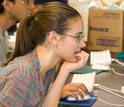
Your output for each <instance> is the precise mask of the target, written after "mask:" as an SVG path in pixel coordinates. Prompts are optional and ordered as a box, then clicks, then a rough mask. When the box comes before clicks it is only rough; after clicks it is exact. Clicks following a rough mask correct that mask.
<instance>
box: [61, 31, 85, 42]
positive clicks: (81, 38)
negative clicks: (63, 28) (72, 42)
mask: <svg viewBox="0 0 124 107" xmlns="http://www.w3.org/2000/svg"><path fill="white" fill-rule="evenodd" d="M63 35H66V36H69V37H72V38H74V39H77V40H79V42H80V41H82V40H83V38H84V36H85V33H82V34H81V35H82V36H72V35H69V34H65V33H64V34H63Z"/></svg>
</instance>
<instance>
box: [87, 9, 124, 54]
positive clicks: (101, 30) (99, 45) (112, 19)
mask: <svg viewBox="0 0 124 107" xmlns="http://www.w3.org/2000/svg"><path fill="white" fill-rule="evenodd" d="M123 20H124V18H123V11H122V10H106V9H96V8H90V9H89V26H88V41H87V46H86V49H88V50H105V49H110V51H111V52H121V51H123V34H124V32H123V31H124V28H123V25H124V24H123Z"/></svg>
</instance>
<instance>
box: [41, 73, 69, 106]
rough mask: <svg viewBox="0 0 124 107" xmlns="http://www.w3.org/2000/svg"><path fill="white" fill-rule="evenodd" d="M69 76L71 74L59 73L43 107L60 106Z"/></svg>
mask: <svg viewBox="0 0 124 107" xmlns="http://www.w3.org/2000/svg"><path fill="white" fill-rule="evenodd" d="M68 75H69V73H66V72H64V73H63V72H59V74H58V76H57V78H56V80H55V82H54V83H53V85H52V87H51V88H50V90H49V93H48V94H47V96H46V98H45V100H44V102H43V105H42V106H43V107H57V106H58V103H59V100H60V96H61V91H62V89H63V86H64V84H65V81H66V79H67V77H68ZM48 102H49V103H48Z"/></svg>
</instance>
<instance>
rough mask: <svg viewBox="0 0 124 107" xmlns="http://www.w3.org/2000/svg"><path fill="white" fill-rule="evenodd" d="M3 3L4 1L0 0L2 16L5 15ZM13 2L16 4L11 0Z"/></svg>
mask: <svg viewBox="0 0 124 107" xmlns="http://www.w3.org/2000/svg"><path fill="white" fill-rule="evenodd" d="M3 1H4V0H0V14H2V13H4V7H3ZM9 1H11V2H13V3H14V2H15V0H9Z"/></svg>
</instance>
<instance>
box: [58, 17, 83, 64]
mask: <svg viewBox="0 0 124 107" xmlns="http://www.w3.org/2000/svg"><path fill="white" fill-rule="evenodd" d="M69 28H70V29H69V30H68V31H67V32H66V33H65V34H63V35H61V40H60V41H59V43H58V48H59V51H58V53H59V56H60V57H61V58H62V59H64V60H66V61H69V62H76V61H77V56H76V54H77V53H79V52H80V51H81V48H84V47H85V42H84V41H83V36H84V32H83V21H82V19H81V18H79V17H78V18H76V19H74V20H73V21H71V22H70V25H69Z"/></svg>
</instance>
